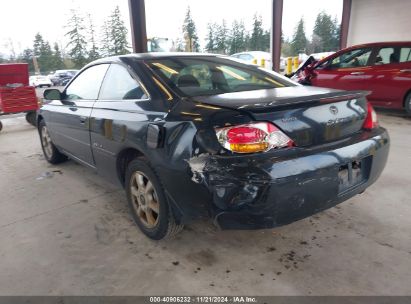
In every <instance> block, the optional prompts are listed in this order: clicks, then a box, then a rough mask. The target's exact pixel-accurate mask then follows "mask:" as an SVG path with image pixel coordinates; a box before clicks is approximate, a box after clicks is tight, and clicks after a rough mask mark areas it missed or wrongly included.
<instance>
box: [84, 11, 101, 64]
mask: <svg viewBox="0 0 411 304" xmlns="http://www.w3.org/2000/svg"><path fill="white" fill-rule="evenodd" d="M87 19H88V36H89V42H90V49H89V50H88V61H93V60H96V59H98V58H100V54H99V51H98V48H97V45H96V38H95V29H94V23H93V20H92V18H91V15H90V14H87Z"/></svg>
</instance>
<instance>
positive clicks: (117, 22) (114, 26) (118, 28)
mask: <svg viewBox="0 0 411 304" xmlns="http://www.w3.org/2000/svg"><path fill="white" fill-rule="evenodd" d="M108 25H109V37H110V41H111V43H110V45H111V47H110V49H109V50H110V55H124V54H129V53H130V51H129V44H128V41H127V34H128V30H127V27H126V26H125V24H124V21H123V20H122V19H121V13H120V8H119V7H118V6H116V7H115V9H114V11H113V13H112V14H111V16H110V21H109V22H108Z"/></svg>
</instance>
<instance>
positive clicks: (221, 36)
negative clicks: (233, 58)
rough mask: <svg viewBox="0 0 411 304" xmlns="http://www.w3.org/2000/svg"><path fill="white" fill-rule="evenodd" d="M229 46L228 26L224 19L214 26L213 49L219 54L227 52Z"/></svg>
mask: <svg viewBox="0 0 411 304" xmlns="http://www.w3.org/2000/svg"><path fill="white" fill-rule="evenodd" d="M228 48H229V39H228V28H227V23H226V21H225V20H223V22H222V23H221V25H217V27H216V36H215V50H216V52H217V53H219V54H227V53H228Z"/></svg>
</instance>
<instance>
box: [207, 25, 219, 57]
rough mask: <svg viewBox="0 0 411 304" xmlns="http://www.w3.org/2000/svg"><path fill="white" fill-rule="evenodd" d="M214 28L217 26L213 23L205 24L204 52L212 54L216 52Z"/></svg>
mask: <svg viewBox="0 0 411 304" xmlns="http://www.w3.org/2000/svg"><path fill="white" fill-rule="evenodd" d="M216 28H217V25H216V24H215V23H209V24H207V37H206V41H207V44H206V46H205V50H206V51H207V52H209V53H214V52H215V51H216V36H217V33H216Z"/></svg>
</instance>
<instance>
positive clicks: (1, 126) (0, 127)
mask: <svg viewBox="0 0 411 304" xmlns="http://www.w3.org/2000/svg"><path fill="white" fill-rule="evenodd" d="M2 129H3V124H2V123H1V121H0V131H1V130H2Z"/></svg>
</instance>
